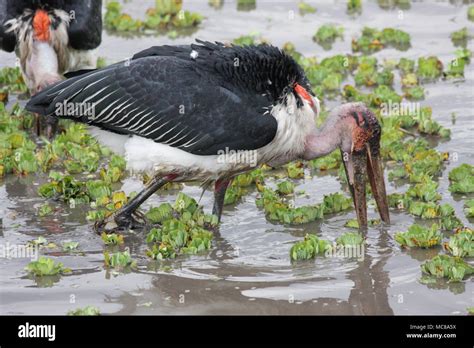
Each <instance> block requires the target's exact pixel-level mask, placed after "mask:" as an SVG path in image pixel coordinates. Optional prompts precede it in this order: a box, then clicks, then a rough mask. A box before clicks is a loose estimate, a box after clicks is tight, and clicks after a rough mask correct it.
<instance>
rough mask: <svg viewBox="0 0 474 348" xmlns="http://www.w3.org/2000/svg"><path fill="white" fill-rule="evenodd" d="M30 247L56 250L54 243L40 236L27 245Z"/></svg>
mask: <svg viewBox="0 0 474 348" xmlns="http://www.w3.org/2000/svg"><path fill="white" fill-rule="evenodd" d="M26 245H27V246H28V247H40V248H48V249H53V248H56V244H54V243H52V242H48V241H47V239H46V238H44V237H43V236H39V237H38V238H37V239H34V240H30V241H28V242H27V243H26Z"/></svg>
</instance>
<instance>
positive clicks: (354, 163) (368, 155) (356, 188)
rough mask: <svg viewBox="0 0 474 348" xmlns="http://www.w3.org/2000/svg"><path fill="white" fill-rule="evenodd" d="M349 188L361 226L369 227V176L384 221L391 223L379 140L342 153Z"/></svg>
mask: <svg viewBox="0 0 474 348" xmlns="http://www.w3.org/2000/svg"><path fill="white" fill-rule="evenodd" d="M342 158H343V163H344V168H345V170H346V175H347V181H348V183H349V189H350V191H351V194H352V199H353V200H354V207H355V211H356V214H357V221H358V223H359V228H366V227H367V203H366V192H365V191H366V190H365V187H366V183H367V176H368V178H369V182H370V186H371V188H372V195H373V196H374V198H375V201H376V203H377V208H378V211H379V214H380V217H381V219H382V221H384V222H386V223H390V216H389V212H388V201H387V193H386V190H385V182H384V177H383V169H382V161H381V158H380V153H379V144H378V139H377V142H376V143H374V142H367V144H366V147H365V148H363V149H362V150H360V151H353V152H352V153H350V154H345V153H342Z"/></svg>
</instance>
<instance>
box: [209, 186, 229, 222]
mask: <svg viewBox="0 0 474 348" xmlns="http://www.w3.org/2000/svg"><path fill="white" fill-rule="evenodd" d="M229 183H230V180H228V179H218V180H216V183H215V185H214V207H213V208H212V214H214V215H216V216H217V218H218V220H219V222H220V221H221V215H222V208H223V207H224V198H225V192H226V191H227V187H228V186H229Z"/></svg>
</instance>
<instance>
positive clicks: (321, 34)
mask: <svg viewBox="0 0 474 348" xmlns="http://www.w3.org/2000/svg"><path fill="white" fill-rule="evenodd" d="M343 33H344V28H343V27H336V26H335V25H332V24H324V25H322V26H320V27H319V29H318V31H317V32H316V34H314V36H313V41H315V42H317V43H318V44H319V45H320V46H321V47H323V48H324V49H326V50H329V49H331V48H332V44H333V43H334V41H336V39H337V38H341V39H342V38H343Z"/></svg>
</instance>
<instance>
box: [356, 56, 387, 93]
mask: <svg viewBox="0 0 474 348" xmlns="http://www.w3.org/2000/svg"><path fill="white" fill-rule="evenodd" d="M354 81H355V83H356V85H357V86H361V85H364V86H367V87H372V86H376V85H387V86H391V85H392V84H393V73H392V72H391V71H390V70H389V69H383V70H382V71H380V72H379V71H377V59H375V58H373V57H364V56H363V57H361V58H360V59H359V64H358V67H357V70H356V72H355V75H354Z"/></svg>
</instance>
